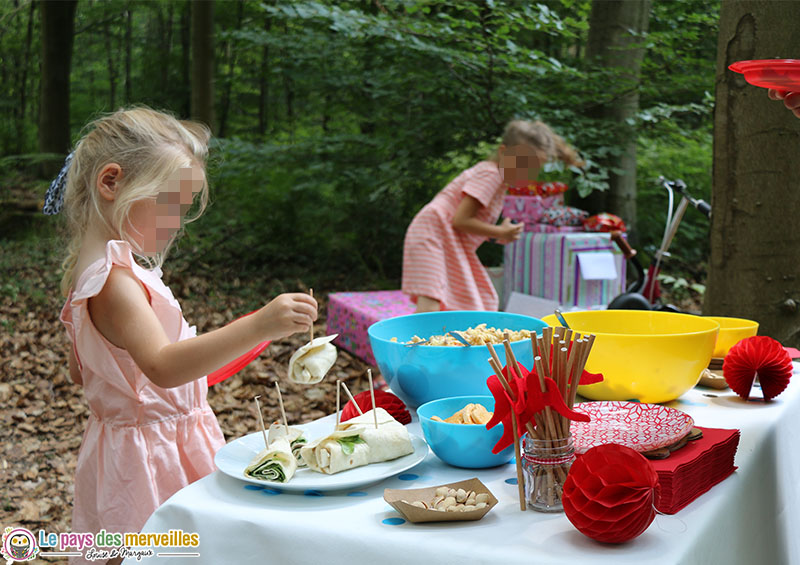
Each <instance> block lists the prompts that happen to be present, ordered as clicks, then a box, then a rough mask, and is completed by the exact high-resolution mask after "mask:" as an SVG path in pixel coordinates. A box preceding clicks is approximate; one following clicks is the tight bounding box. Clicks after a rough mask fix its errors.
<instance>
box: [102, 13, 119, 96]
mask: <svg viewBox="0 0 800 565" xmlns="http://www.w3.org/2000/svg"><path fill="white" fill-rule="evenodd" d="M104 17H105V14H104ZM112 39H113V38H112V37H111V29H110V26H109V23H108V18H105V22H104V23H103V41H104V42H105V46H106V57H107V64H108V86H109V88H108V96H109V98H108V99H109V102H110V104H111V105H110V107H109V110H111V111H114V110H116V106H117V69H116V67H115V66H114V46H113V41H112Z"/></svg>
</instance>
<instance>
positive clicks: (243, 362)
mask: <svg viewBox="0 0 800 565" xmlns="http://www.w3.org/2000/svg"><path fill="white" fill-rule="evenodd" d="M256 311H257V310H253V312H249V313H247V314H245V315H244V316H239V318H237V320H239V319H241V318H244V317H245V316H249V315H250V314H253V313H254V312H256ZM269 344H270V342H268V341H262V342H261V343H259V344H258V345H256V346H255V347H254V348H253V349H251V350H250V351H248V352H247V353H245V354H244V355H242V356H241V357H237V358H236V359H234V360H233V361H231V362H230V363H228V364H227V365H223V366H222V367H220V368H219V369H217V370H216V371H214V372H213V373H209V375H208V377H207V379H208V386H211V385H215V384H217V383H218V382H221V381H224V380H225V379H227V378H228V377H232V376H233V375H235V374H236V373H238V372H239V371H241V370H242V369H244V368H245V367H246V366H247V365H248V363H250V361H252V360H253V359H255V358H256V357H258V356H259V355H261V352H262V351H264V350H265V349H266V348H267V346H268V345H269Z"/></svg>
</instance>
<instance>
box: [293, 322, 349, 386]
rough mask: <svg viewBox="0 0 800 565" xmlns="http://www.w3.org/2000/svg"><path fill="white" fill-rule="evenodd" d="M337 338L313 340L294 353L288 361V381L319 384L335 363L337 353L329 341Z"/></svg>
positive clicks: (330, 336)
mask: <svg viewBox="0 0 800 565" xmlns="http://www.w3.org/2000/svg"><path fill="white" fill-rule="evenodd" d="M338 336H339V334H333V335H327V336H324V337H317V338H314V339H313V340H311V341H309V342H308V343H307V344H305V345H304V346H303V347H301V348H300V349H298V350H297V351H295V352H294V354H293V355H292V356H291V358H290V359H289V380H291V381H292V382H295V383H298V384H305V385H313V384H316V383H318V382H320V381H321V380H322V379H323V378H324V377H325V375H326V374H328V371H330V369H331V367H333V364H334V363H336V357H337V355H338V353H337V350H336V346H334V345H333V344H332V343H331V341H333V340H334V339H336V338H337V337H338Z"/></svg>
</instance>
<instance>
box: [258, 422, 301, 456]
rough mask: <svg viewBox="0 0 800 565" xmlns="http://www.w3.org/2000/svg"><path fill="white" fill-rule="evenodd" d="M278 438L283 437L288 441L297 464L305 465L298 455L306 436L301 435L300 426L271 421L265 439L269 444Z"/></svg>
mask: <svg viewBox="0 0 800 565" xmlns="http://www.w3.org/2000/svg"><path fill="white" fill-rule="evenodd" d="M279 438H285V439H286V441H288V442H289V446H290V447H291V449H292V454H293V455H294V458H295V459H297V466H298V467H305V466H306V464H305V462H304V461H303V458H302V457H300V449H301V448H302V447H303V446H304V445H305V444H306V438H305V436H304V435H303V430H301V429H300V428H294V427H292V426H288V427H287V426H284V425H283V424H281V423H280V422H273V423H272V425H271V426H270V427H269V431H268V432H267V441H268V442H269V444H270V445H272V442H273V441H275V440H277V439H279Z"/></svg>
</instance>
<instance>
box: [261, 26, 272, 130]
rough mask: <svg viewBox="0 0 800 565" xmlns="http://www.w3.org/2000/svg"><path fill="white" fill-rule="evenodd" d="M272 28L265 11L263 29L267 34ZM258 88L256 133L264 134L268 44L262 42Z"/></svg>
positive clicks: (266, 121)
mask: <svg viewBox="0 0 800 565" xmlns="http://www.w3.org/2000/svg"><path fill="white" fill-rule="evenodd" d="M271 29H272V16H271V15H270V14H269V13H268V12H267V13H266V19H265V20H264V31H265V32H266V33H267V35H269V32H270V30H271ZM258 84H259V90H258V133H259V134H260V135H264V134H265V133H266V132H267V126H268V125H269V107H268V104H269V45H268V44H267V43H266V42H265V43H264V50H263V52H262V54H261V72H260V76H259V81H258Z"/></svg>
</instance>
